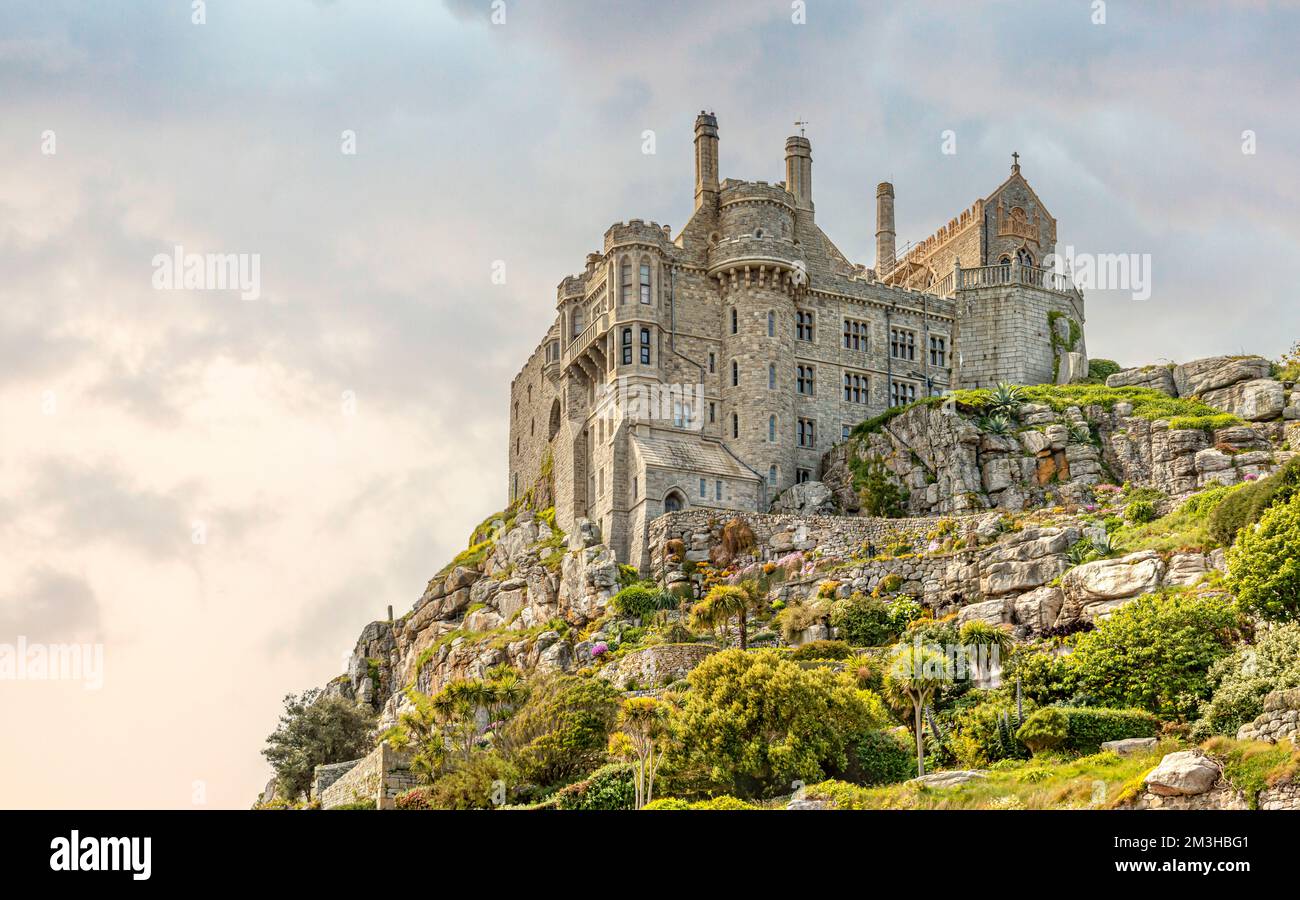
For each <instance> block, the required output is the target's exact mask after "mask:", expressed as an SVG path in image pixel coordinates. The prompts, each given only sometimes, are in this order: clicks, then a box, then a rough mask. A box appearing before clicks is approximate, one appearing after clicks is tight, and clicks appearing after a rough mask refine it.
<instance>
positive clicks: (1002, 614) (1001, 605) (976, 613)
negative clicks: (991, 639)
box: [957, 600, 1009, 625]
mask: <svg viewBox="0 0 1300 900" xmlns="http://www.w3.org/2000/svg"><path fill="white" fill-rule="evenodd" d="M1008 612H1009V610H1008V608H1007V602H1006V601H1005V600H985V601H984V602H983V603H972V604H971V605H970V606H963V607H962V608H961V611H960V612H958V613H957V624H958V625H965V624H966V623H967V622H987V623H988V624H990V625H1001V624H1002V623H1004V622H1006V621H1008V619H1009V616H1008Z"/></svg>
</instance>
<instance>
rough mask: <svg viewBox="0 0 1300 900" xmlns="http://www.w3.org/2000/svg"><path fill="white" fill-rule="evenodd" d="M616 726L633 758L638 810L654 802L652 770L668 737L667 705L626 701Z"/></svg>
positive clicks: (644, 700)
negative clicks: (634, 760) (624, 738)
mask: <svg viewBox="0 0 1300 900" xmlns="http://www.w3.org/2000/svg"><path fill="white" fill-rule="evenodd" d="M618 727H619V731H620V733H621V734H622V735H625V736H626V738H627V740H626V746H628V747H629V748H630V750H631V755H632V756H633V757H635V759H636V767H637V768H636V779H635V781H636V808H637V809H640V808H641V807H643V806H645V805H646V804H647V803H649V802H650V801H651V800H653V799H654V789H655V770H656V769H657V768H658V767H659V760H660V758H661V757H662V756H663V752H662V751H663V744H664V739H665V738H666V737H667V735H668V705H667V704H666V703H662V702H660V701H659V700H656V699H655V698H653V697H632V698H629V699H628V700H626V701H624V703H623V708H622V709H621V710H619V713H618ZM611 743H616V742H611Z"/></svg>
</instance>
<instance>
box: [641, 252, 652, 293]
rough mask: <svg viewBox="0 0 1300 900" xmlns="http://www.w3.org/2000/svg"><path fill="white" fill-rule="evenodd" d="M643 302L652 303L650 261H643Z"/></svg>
mask: <svg viewBox="0 0 1300 900" xmlns="http://www.w3.org/2000/svg"><path fill="white" fill-rule="evenodd" d="M641 302H642V303H649V302H650V260H649V259H642V260H641Z"/></svg>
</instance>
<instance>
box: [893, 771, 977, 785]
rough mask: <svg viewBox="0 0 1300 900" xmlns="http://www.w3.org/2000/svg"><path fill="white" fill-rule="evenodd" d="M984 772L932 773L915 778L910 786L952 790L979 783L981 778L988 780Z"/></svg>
mask: <svg viewBox="0 0 1300 900" xmlns="http://www.w3.org/2000/svg"><path fill="white" fill-rule="evenodd" d="M987 777H988V775H986V774H985V773H984V772H981V771H979V770H978V769H951V770H949V771H947V772H931V773H930V774H929V775H922V776H921V777H920V778H913V779H911V780H910V781H908V782H907V783H908V784H919V785H924V786H925V787H928V788H940V789H942V788H950V787H956V786H957V785H959V784H966V783H967V782H970V781H978V780H980V779H981V778H987Z"/></svg>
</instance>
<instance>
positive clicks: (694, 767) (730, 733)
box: [664, 649, 888, 797]
mask: <svg viewBox="0 0 1300 900" xmlns="http://www.w3.org/2000/svg"><path fill="white" fill-rule="evenodd" d="M687 680H688V682H689V684H690V689H689V690H688V691H687V692H686V697H685V703H684V705H683V706H682V708H681V709H680V710H678V711H676V712H675V713H674V715H673V726H674V728H673V732H674V737H675V739H676V740H675V743H674V744H673V746H672V748H671V750H670V751H669V754H668V758H667V759H665V763H664V765H665V772H667V771H668V769H669V768H671V770H672V772H673V775H674V778H675V779H678V780H681V781H683V782H689V783H690V784H691V786H692V788H694V789H698V790H700V791H705V792H712V793H727V794H731V795H733V796H736V797H759V796H774V795H776V794H778V793H783V792H784V793H788V792H789V790H790V786H791V783H792V782H794V781H803V782H805V783H810V784H811V783H813V782H815V781H821V780H823V779H825V778H827V777H829V776H832V775H835V774H837V773H842V772H844V771H846V769H847V767H848V764H849V759H848V751H849V749H850V747H851V744H852V742H853V740H854V738H855V737H856V736H858V735H861V734H862V733H863V732H864V731H867V730H869V729H872V728H879V727H881V726H882V725H884V724H885V723H886V722H887V721H888V716H887V713H886V711H885V709H884V706H883V705H882V704H881V702H880V699H879V698H878V697H877V696H876V695H874V694H872V693H871V692H870V691H864V690H860V689H859V688H858V686H857V684H856V682H855V681H854V679H853V676H852V675H851V674H849V673H848V672H834V671H831V670H830V669H828V668H823V667H817V668H811V669H804V668H801V667H800V666H799V665H798V664H797V663H794V662H791V661H790V660H788V659H785V658H784V657H783V655H782V654H780V653H778V652H777V651H775V650H756V651H753V652H748V653H746V652H742V651H740V650H735V649H733V650H723V651H722V652H720V653H714V654H713V655H712V656H710V657H708V658H707V659H706V660H705V661H704V662H703V663H701V664H700V665H699V666H697V667H696V668H695V669H694V670H693V671H692V672H691V673H690V675H689V676H687ZM670 764H671V766H670Z"/></svg>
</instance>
